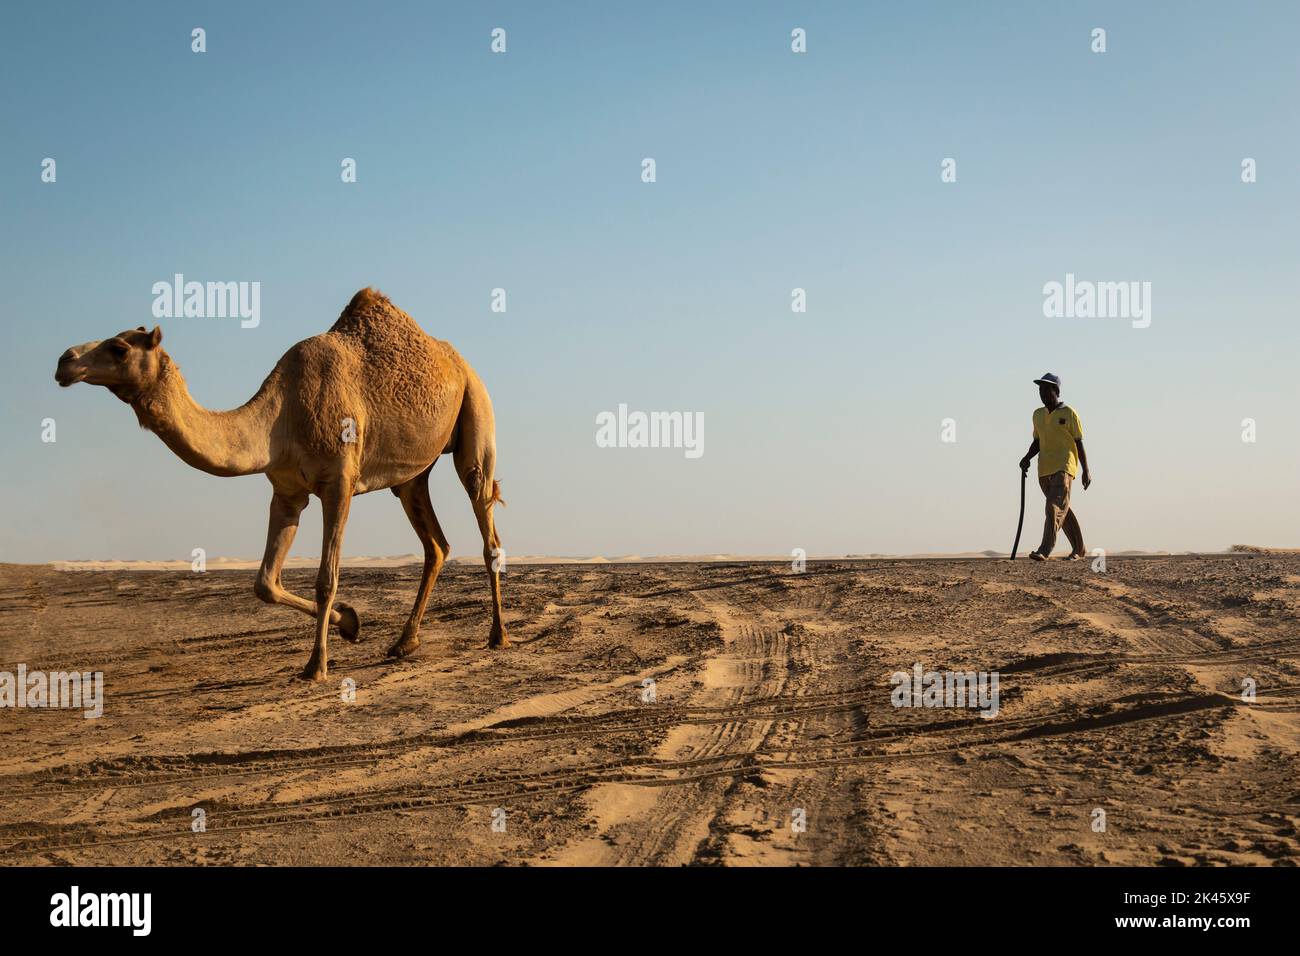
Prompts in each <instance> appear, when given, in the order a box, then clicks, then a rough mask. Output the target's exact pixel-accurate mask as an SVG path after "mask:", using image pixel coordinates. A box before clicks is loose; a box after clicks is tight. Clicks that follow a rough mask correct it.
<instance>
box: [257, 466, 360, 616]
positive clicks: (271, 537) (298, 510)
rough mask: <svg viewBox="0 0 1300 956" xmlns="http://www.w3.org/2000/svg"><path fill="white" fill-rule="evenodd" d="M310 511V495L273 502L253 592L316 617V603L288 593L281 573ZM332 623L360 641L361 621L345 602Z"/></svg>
mask: <svg viewBox="0 0 1300 956" xmlns="http://www.w3.org/2000/svg"><path fill="white" fill-rule="evenodd" d="M305 507H307V495H306V494H302V495H282V494H280V493H279V492H276V494H275V497H273V498H272V499H271V521H270V527H269V528H268V529H267V532H266V553H265V554H264V555H263V556H262V568H261V570H260V571H258V572H257V581H256V583H254V585H253V590H254V592H256V594H257V596H258V597H259V598H261V599H262V600H263V601H265V602H266V603H267V604H283V605H284V606H285V607H291V608H293V609H294V610H295V611H302V612H303V613H304V614H310V615H311V616H312V617H315V616H316V603H315V602H314V601H308V600H307V599H306V598H301V597H299V596H298V595H296V594H294V593H292V592H290V591H286V590H285V588H284V585H283V584H282V583H281V581H280V569H281V568H282V567H284V559H285V556H286V555H287V554H288V553H289V548H290V546H292V544H293V537H294V535H295V534H297V532H298V517H299V515H301V514H302V509H303V508H305ZM330 623H331V624H333V625H334V626H335V627H337V628H338V629H339V633H340V634H342V635H343V637H344V638H345V639H346V640H349V641H356V640H358V639H359V638H360V634H361V620H360V619H359V618H358V617H357V612H356V611H354V610H353V609H352V608H351V607H349V606H348V605H346V604H344V603H343V602H341V601H336V602H334V609H333V610H332V611H330Z"/></svg>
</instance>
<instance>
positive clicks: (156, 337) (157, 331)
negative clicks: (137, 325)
mask: <svg viewBox="0 0 1300 956" xmlns="http://www.w3.org/2000/svg"><path fill="white" fill-rule="evenodd" d="M161 341H162V329H161V328H160V327H159V326H157V325H155V326H154V327H153V331H152V332H150V333H149V348H151V349H156V348H157V347H158V343H159V342H161Z"/></svg>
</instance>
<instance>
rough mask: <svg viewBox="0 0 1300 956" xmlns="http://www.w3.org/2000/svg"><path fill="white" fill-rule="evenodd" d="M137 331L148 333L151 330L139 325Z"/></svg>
mask: <svg viewBox="0 0 1300 956" xmlns="http://www.w3.org/2000/svg"><path fill="white" fill-rule="evenodd" d="M135 330H136V331H137V332H148V331H149V330H148V329H146V328H145V327H144V326H143V325H137V326H136V327H135Z"/></svg>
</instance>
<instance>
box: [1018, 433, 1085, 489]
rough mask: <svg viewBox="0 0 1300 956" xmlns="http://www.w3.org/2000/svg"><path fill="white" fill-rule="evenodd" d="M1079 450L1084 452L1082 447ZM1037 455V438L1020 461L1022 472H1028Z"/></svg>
mask: <svg viewBox="0 0 1300 956" xmlns="http://www.w3.org/2000/svg"><path fill="white" fill-rule="evenodd" d="M1079 450H1080V451H1082V450H1083V446H1082V445H1080V446H1079ZM1037 454H1038V439H1037V438H1035V439H1034V440H1033V442H1031V443H1030V445H1029V451H1027V452H1025V457H1024V458H1021V459H1020V470H1021V471H1028V470H1029V463H1030V462H1031V461H1033V460H1034V456H1035V455H1037ZM1084 467H1085V468H1086V467H1087V466H1086V465H1085V466H1084ZM1085 487H1086V486H1085Z"/></svg>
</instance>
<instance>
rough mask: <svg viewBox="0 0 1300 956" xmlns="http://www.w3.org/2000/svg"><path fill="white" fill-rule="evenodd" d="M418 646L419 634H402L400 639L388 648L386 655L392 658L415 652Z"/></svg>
mask: <svg viewBox="0 0 1300 956" xmlns="http://www.w3.org/2000/svg"><path fill="white" fill-rule="evenodd" d="M419 646H420V636H419V635H418V634H413V635H411V636H410V637H407V636H406V635H402V639H401V640H399V641H398V642H397V643H396V644H394V645H393V646H392V647H390V648H389V649H388V656H389V657H392V658H398V657H405V656H406V655H408V654H413V653H415V649H416V648H417V647H419Z"/></svg>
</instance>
